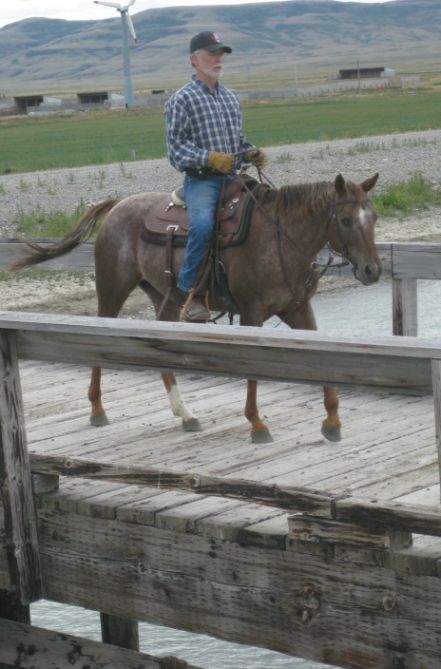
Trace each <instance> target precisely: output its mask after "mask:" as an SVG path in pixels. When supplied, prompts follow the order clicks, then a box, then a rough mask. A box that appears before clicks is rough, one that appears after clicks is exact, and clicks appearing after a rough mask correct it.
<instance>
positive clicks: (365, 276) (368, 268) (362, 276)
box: [353, 259, 383, 286]
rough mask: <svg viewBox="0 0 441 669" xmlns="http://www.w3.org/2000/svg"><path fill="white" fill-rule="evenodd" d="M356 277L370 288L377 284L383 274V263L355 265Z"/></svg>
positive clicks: (373, 262) (379, 261) (372, 262)
mask: <svg viewBox="0 0 441 669" xmlns="http://www.w3.org/2000/svg"><path fill="white" fill-rule="evenodd" d="M353 265H354V267H353V272H354V276H355V278H356V279H358V281H360V282H361V283H362V284H363V285H364V286H370V285H371V284H372V283H377V281H378V280H379V279H380V276H381V274H382V272H383V263H382V262H381V260H380V259H379V260H378V261H374V260H372V261H371V262H368V263H366V262H360V263H355V262H354V263H353Z"/></svg>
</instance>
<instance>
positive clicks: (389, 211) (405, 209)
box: [372, 172, 441, 217]
mask: <svg viewBox="0 0 441 669" xmlns="http://www.w3.org/2000/svg"><path fill="white" fill-rule="evenodd" d="M372 202H373V205H374V207H375V209H376V210H377V212H378V214H380V215H381V216H400V217H402V216H409V215H410V214H412V213H414V212H416V211H425V210H427V209H428V208H429V206H440V205H441V192H440V191H439V190H435V189H434V188H433V186H432V184H431V183H430V181H427V179H424V177H423V176H422V174H421V173H420V172H416V173H415V174H414V175H413V176H412V178H411V179H409V181H400V182H398V183H396V184H393V185H392V186H389V188H388V189H387V190H386V191H384V192H383V193H381V194H380V195H377V196H375V197H373V198H372Z"/></svg>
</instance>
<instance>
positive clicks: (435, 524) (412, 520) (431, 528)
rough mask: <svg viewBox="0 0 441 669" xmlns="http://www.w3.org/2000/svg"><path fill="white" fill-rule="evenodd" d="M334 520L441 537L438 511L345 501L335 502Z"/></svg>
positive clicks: (374, 502)
mask: <svg viewBox="0 0 441 669" xmlns="http://www.w3.org/2000/svg"><path fill="white" fill-rule="evenodd" d="M335 519H336V520H339V521H341V522H344V523H352V522H353V523H357V524H359V525H363V526H367V527H369V526H372V525H373V526H376V527H379V528H384V529H386V530H388V529H391V530H395V531H400V532H412V533H416V534H428V535H429V536H434V537H441V509H434V508H433V507H424V506H416V505H412V506H411V505H406V506H405V505H404V504H402V503H394V502H382V501H378V500H374V501H370V500H364V499H358V498H355V497H348V498H346V499H340V500H337V501H336V502H335Z"/></svg>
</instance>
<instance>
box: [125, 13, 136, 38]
mask: <svg viewBox="0 0 441 669" xmlns="http://www.w3.org/2000/svg"><path fill="white" fill-rule="evenodd" d="M126 18H127V25H128V26H129V30H130V32H131V33H132V37H133V41H134V42H135V43H136V44H138V38H137V37H136V35H135V28H134V27H133V23H132V19H131V18H130V14H129V13H128V12H127V14H126Z"/></svg>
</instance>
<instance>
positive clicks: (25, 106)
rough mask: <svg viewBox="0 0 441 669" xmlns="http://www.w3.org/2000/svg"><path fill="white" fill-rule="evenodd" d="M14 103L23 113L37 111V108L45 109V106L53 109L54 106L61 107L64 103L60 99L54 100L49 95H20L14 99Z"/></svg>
mask: <svg viewBox="0 0 441 669" xmlns="http://www.w3.org/2000/svg"><path fill="white" fill-rule="evenodd" d="M14 102H15V104H16V106H17V107H18V109H19V110H20V111H21V112H25V113H26V112H28V111H29V110H30V108H31V111H32V110H35V108H36V107H41V108H42V109H44V107H45V106H50V107H52V106H53V105H60V106H61V104H62V101H61V100H60V98H52V97H49V96H48V95H19V96H16V97H14Z"/></svg>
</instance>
